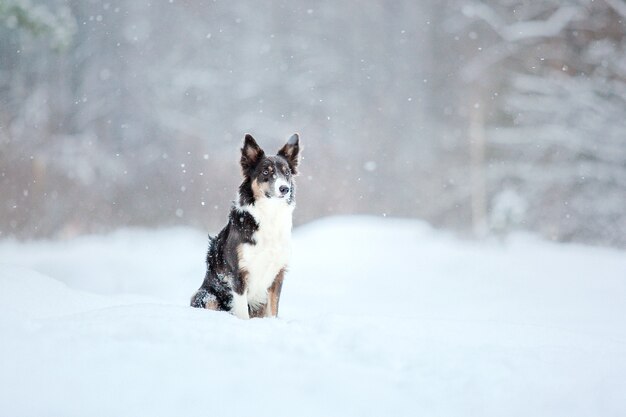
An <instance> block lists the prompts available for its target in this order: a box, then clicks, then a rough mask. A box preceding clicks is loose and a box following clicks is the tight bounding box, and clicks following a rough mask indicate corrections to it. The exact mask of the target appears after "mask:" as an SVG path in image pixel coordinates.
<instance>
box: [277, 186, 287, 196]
mask: <svg viewBox="0 0 626 417" xmlns="http://www.w3.org/2000/svg"><path fill="white" fill-rule="evenodd" d="M278 191H280V193H281V194H282V195H285V194H287V193H288V192H289V187H287V186H286V185H281V186H280V188H279V189H278Z"/></svg>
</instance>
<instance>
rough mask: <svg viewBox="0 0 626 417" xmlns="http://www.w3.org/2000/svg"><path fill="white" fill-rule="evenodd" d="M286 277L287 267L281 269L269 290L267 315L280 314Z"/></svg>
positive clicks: (275, 315) (274, 315)
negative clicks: (279, 308)
mask: <svg viewBox="0 0 626 417" xmlns="http://www.w3.org/2000/svg"><path fill="white" fill-rule="evenodd" d="M284 279H285V269H284V268H283V269H281V270H280V272H279V273H278V275H276V278H275V279H274V282H273V283H272V285H271V286H270V287H269V289H268V290H267V304H266V308H265V317H277V316H278V302H279V301H280V291H281V290H282V289H283V280H284Z"/></svg>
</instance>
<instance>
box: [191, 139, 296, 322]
mask: <svg viewBox="0 0 626 417" xmlns="http://www.w3.org/2000/svg"><path fill="white" fill-rule="evenodd" d="M299 142H300V138H299V136H298V134H297V133H296V134H294V135H293V136H291V137H290V138H289V140H288V141H287V143H286V144H285V145H284V146H283V147H282V148H281V149H280V150H279V151H278V153H277V154H276V155H275V156H266V155H265V152H264V151H263V149H261V147H260V146H259V145H258V144H257V143H256V141H255V140H254V138H253V137H252V136H251V135H246V137H245V139H244V144H243V148H242V149H241V170H242V174H243V182H242V183H241V185H240V186H239V193H238V196H237V200H236V201H234V202H233V206H232V208H231V210H230V215H229V217H228V224H227V225H226V227H224V228H223V229H222V231H221V232H220V233H219V234H218V235H217V236H216V237H214V238H212V237H211V236H209V250H208V253H207V257H206V264H207V271H206V275H205V277H204V282H202V286H201V287H200V289H198V291H196V293H195V294H194V295H193V296H192V297H191V306H192V307H198V308H207V309H211V310H222V311H229V312H230V313H232V314H234V315H235V316H237V317H239V318H242V319H248V318H250V317H276V316H277V314H278V301H279V299H280V291H281V289H282V285H283V279H284V278H285V271H286V270H287V264H288V263H289V256H290V253H291V224H292V214H293V210H294V208H295V184H294V179H293V177H294V175H296V173H297V167H298V156H299V153H300V144H299Z"/></svg>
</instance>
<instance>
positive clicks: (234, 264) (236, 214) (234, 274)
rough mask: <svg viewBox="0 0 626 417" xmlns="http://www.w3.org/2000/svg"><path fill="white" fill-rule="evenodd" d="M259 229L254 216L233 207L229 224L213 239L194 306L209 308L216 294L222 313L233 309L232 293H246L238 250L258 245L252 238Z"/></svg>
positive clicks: (193, 300)
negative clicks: (240, 246)
mask: <svg viewBox="0 0 626 417" xmlns="http://www.w3.org/2000/svg"><path fill="white" fill-rule="evenodd" d="M258 228H259V225H258V224H257V222H256V221H255V220H254V218H253V217H252V215H251V214H250V213H248V212H246V211H240V210H238V209H237V208H235V207H233V208H232V209H231V211H230V215H229V216H228V224H227V225H226V227H224V228H223V229H222V231H221V232H220V233H219V234H218V235H217V236H216V237H215V238H212V239H211V238H210V239H209V250H208V252H207V256H206V266H207V272H206V274H205V276H204V281H203V282H202V286H201V287H200V289H199V290H198V292H197V293H196V294H195V295H194V297H193V298H192V300H191V306H192V307H200V308H204V307H206V303H207V301H208V300H209V299H211V298H210V296H211V295H212V296H213V297H214V299H215V301H216V302H217V305H218V309H219V310H226V311H228V310H230V308H231V303H232V294H231V291H232V290H234V291H235V292H236V293H237V294H243V291H244V288H245V274H243V273H242V272H241V271H239V265H238V259H237V247H238V246H239V245H240V244H242V243H248V244H254V240H253V239H252V235H253V234H254V232H256V231H257V230H258Z"/></svg>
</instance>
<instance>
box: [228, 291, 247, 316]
mask: <svg viewBox="0 0 626 417" xmlns="http://www.w3.org/2000/svg"><path fill="white" fill-rule="evenodd" d="M230 312H231V313H232V314H234V315H235V316H237V317H239V318H240V319H244V320H248V319H249V318H250V313H249V312H248V291H247V290H246V291H244V292H243V294H237V293H233V303H232V306H231V308H230Z"/></svg>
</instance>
